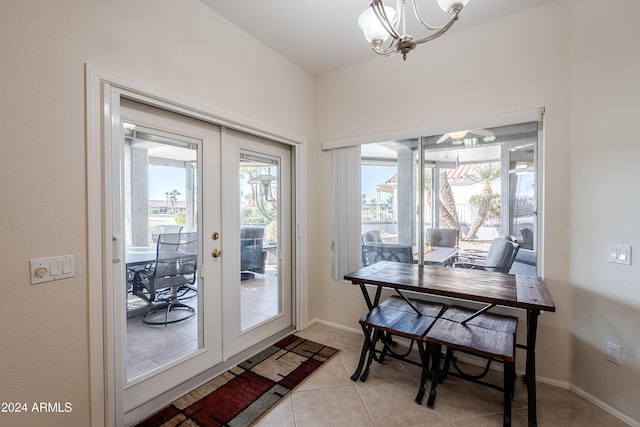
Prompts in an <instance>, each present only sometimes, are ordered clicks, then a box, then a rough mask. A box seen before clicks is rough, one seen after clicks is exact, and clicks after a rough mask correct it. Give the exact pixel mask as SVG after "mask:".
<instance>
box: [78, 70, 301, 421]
mask: <svg viewBox="0 0 640 427" xmlns="http://www.w3.org/2000/svg"><path fill="white" fill-rule="evenodd" d="M114 89H117V91H118V92H119V93H121V94H125V95H126V96H127V97H128V98H131V99H134V100H136V101H140V102H143V103H147V104H150V105H153V106H156V107H159V108H163V109H166V110H168V111H172V112H176V113H179V114H182V115H185V116H188V117H194V118H197V119H200V120H203V121H205V122H209V123H212V124H216V125H220V126H226V127H229V128H232V129H235V130H239V131H242V132H246V133H249V134H251V135H256V136H261V137H263V138H266V139H271V140H273V141H276V142H281V143H285V144H289V145H291V146H293V148H294V152H295V155H294V158H295V162H296V164H295V168H296V173H295V176H296V180H297V183H294V184H295V197H294V204H295V212H296V215H297V217H296V218H295V219H294V221H295V225H296V236H297V242H298V245H296V251H295V255H294V260H293V262H294V266H295V268H294V271H295V275H294V277H295V278H294V280H295V284H294V289H295V295H296V300H295V301H296V309H295V313H296V316H295V317H296V319H295V321H296V325H298V326H300V325H302V322H303V321H304V320H303V319H305V318H306V317H305V316H306V307H307V301H306V295H307V292H306V291H305V290H303V289H301V288H302V287H303V285H302V284H303V283H304V281H303V280H301V277H302V271H303V270H302V269H303V266H302V263H301V262H300V260H301V259H303V258H302V256H304V249H302V248H304V247H305V243H304V238H303V237H304V235H303V234H302V233H301V232H300V230H301V229H302V230H304V219H305V218H306V210H305V209H304V208H303V205H302V201H303V195H302V194H301V191H300V190H301V188H303V186H302V185H300V182H301V181H300V179H301V171H302V170H305V165H306V155H305V154H306V150H305V148H306V147H305V142H306V140H305V138H301V137H299V136H296V135H293V134H291V133H289V132H284V131H281V130H277V129H272V128H269V127H267V126H265V125H264V124H257V123H254V122H252V121H251V120H247V119H245V118H243V117H236V116H233V115H232V114H229V113H226V112H223V111H221V110H219V109H217V108H215V107H212V106H208V105H207V106H203V105H200V104H198V103H197V102H195V101H193V100H189V99H185V98H182V97H179V96H177V95H175V94H170V93H167V92H165V91H162V90H160V89H157V88H153V87H150V86H147V85H144V84H141V83H139V82H136V81H133V80H130V79H127V78H124V77H121V76H118V75H116V74H113V73H111V72H109V71H107V70H104V69H102V68H99V67H96V66H93V65H90V64H85V96H86V104H85V105H86V107H85V108H86V135H87V136H86V137H87V143H86V150H87V151H86V152H87V158H86V163H87V168H86V170H87V178H86V179H87V226H88V229H87V233H88V235H87V249H88V253H87V278H88V295H89V301H88V309H89V313H88V314H89V368H90V393H91V397H90V400H91V409H90V410H91V425H92V426H103V425H105V426H121V425H124V412H123V410H122V408H123V405H122V390H119V391H116V388H114V386H116V385H117V384H116V381H115V379H116V374H117V373H116V372H114V371H115V358H114V353H115V348H116V346H115V344H114V342H113V341H114V340H113V330H112V328H113V325H114V319H113V307H111V306H110V303H109V301H108V298H107V299H105V295H104V292H105V284H107V283H110V279H111V278H110V277H109V275H110V272H109V268H108V266H109V265H110V260H107V259H105V256H107V255H108V254H106V251H105V250H104V248H105V247H106V246H107V245H108V244H111V242H107V241H105V237H104V236H111V235H112V234H111V233H108V232H107V231H110V230H105V224H104V221H103V212H105V208H106V207H105V203H104V200H103V193H102V192H103V190H104V188H103V176H104V170H103V169H104V167H103V164H104V163H103V156H104V155H105V153H104V152H103V147H104V146H105V142H106V141H110V140H111V138H112V135H111V125H110V117H111V111H112V109H113V108H114V107H116V108H117V106H118V105H119V99H117V100H114V99H111V96H112V93H113V90H114ZM104 185H107V186H108V183H106V184H104Z"/></svg>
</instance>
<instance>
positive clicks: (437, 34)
mask: <svg viewBox="0 0 640 427" xmlns="http://www.w3.org/2000/svg"><path fill="white" fill-rule="evenodd" d="M457 20H458V13H457V12H456V14H455V15H452V16H451V18H450V19H449V22H447V23H446V24H444V25H443V26H442V27H440V29H439V30H438V31H436V32H435V33H433V34H431V35H429V36H427V37H425V38H422V39H418V40H415V42H416V44H420V43H425V42H428V41H431V40H433V39H436V38H438V37H440V36H441V35H443V34H444V33H445V32H447V30H448V29H449V28H451V26H452V25H453V24H454V23H455V22H456V21H457Z"/></svg>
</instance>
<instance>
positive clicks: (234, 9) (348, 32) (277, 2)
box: [200, 0, 554, 75]
mask: <svg viewBox="0 0 640 427" xmlns="http://www.w3.org/2000/svg"><path fill="white" fill-rule="evenodd" d="M200 1H202V2H203V3H204V4H205V5H207V6H209V7H210V8H211V9H213V10H215V11H216V12H217V13H218V14H220V15H222V16H223V17H225V18H226V19H227V20H229V21H231V22H232V23H233V24H235V25H236V26H238V27H240V28H241V29H242V30H244V31H245V32H247V33H249V34H251V35H252V36H254V37H255V38H256V39H258V40H260V41H262V42H263V43H264V44H266V45H267V46H269V47H271V48H272V49H273V50H275V51H277V52H279V53H280V54H281V55H283V56H285V57H287V58H289V59H290V60H291V61H293V62H294V63H296V64H297V65H299V66H300V67H302V68H304V69H306V70H307V71H309V72H311V73H312V74H314V75H320V74H323V73H325V72H328V71H332V70H335V69H338V68H341V67H344V66H346V65H350V64H354V63H356V62H360V61H363V60H365V59H367V58H371V57H374V56H376V54H375V53H373V52H372V51H371V49H370V48H369V44H368V43H367V42H366V40H365V39H364V37H363V35H362V32H361V30H360V28H359V27H358V17H359V16H360V13H362V11H364V10H365V9H366V8H367V7H368V6H369V3H370V0H268V1H267V0H200ZM551 1H554V0H470V1H469V3H468V4H467V6H465V8H464V10H463V11H462V13H461V15H460V19H459V21H458V22H457V23H456V24H454V26H453V27H452V29H451V30H450V31H459V30H461V29H464V28H469V27H472V26H475V25H478V24H482V23H485V22H488V21H491V20H494V19H497V18H500V17H503V16H507V15H510V14H513V13H516V12H520V11H523V10H526V9H530V8H533V7H537V6H540V5H542V4H543V3H548V2H551ZM392 3H394V4H392ZM418 3H419V4H420V8H421V11H422V14H423V17H424V18H425V20H428V21H430V22H429V23H430V24H432V25H441V24H443V23H444V22H445V21H446V19H447V16H448V15H447V14H446V13H444V12H443V11H442V10H440V8H439V7H438V6H437V4H436V1H435V0H418ZM387 4H390V5H391V6H395V2H393V1H392V0H388V1H387ZM408 6H409V5H408ZM409 10H411V7H410V6H409ZM414 37H420V34H419V33H418V32H416V33H415V34H414ZM443 37H446V35H444V36H443ZM437 42H438V41H437V40H436V41H432V42H431V43H437ZM418 49H419V47H418ZM410 59H411V57H410V56H409V57H408V58H407V60H410ZM390 60H396V61H397V60H402V59H401V58H400V57H394V58H392V59H390Z"/></svg>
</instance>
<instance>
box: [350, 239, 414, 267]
mask: <svg viewBox="0 0 640 427" xmlns="http://www.w3.org/2000/svg"><path fill="white" fill-rule="evenodd" d="M380 261H392V262H403V263H406V264H413V263H414V261H413V248H412V247H411V246H407V245H398V244H395V243H369V244H367V245H362V264H363V265H364V266H365V267H366V266H368V265H371V264H375V263H376V262H380Z"/></svg>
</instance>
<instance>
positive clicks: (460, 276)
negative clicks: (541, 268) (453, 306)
mask: <svg viewBox="0 0 640 427" xmlns="http://www.w3.org/2000/svg"><path fill="white" fill-rule="evenodd" d="M344 278H345V280H348V281H350V282H351V283H352V284H354V285H358V286H359V287H360V289H361V291H362V295H363V297H364V300H365V302H366V304H367V307H368V309H369V311H371V310H372V309H373V308H374V307H376V306H377V305H378V304H379V302H380V297H381V294H382V290H383V289H385V288H387V289H393V290H395V291H397V292H398V293H399V294H400V295H401V296H404V294H403V292H414V293H419V294H427V295H437V296H441V297H447V298H455V299H458V300H466V301H470V302H474V303H481V304H482V306H481V307H480V308H479V309H478V311H477V312H476V314H480V313H482V312H484V311H486V310H489V309H491V308H493V307H495V306H502V307H508V308H514V309H521V310H525V311H526V317H527V326H526V328H527V342H526V344H517V347H518V348H523V349H526V354H527V360H526V370H525V379H526V382H527V395H528V419H529V426H535V425H537V412H536V381H535V378H536V356H535V353H536V336H537V329H538V317H539V315H540V313H542V312H546V311H548V312H555V311H556V307H555V304H554V303H553V300H552V298H551V295H550V293H549V291H548V289H547V287H546V285H545V283H544V280H542V278H540V277H532V276H522V275H510V274H505V273H494V272H487V271H483V270H472V269H465V268H455V267H454V268H452V267H441V266H433V265H418V264H403V263H397V262H388V261H382V262H378V263H375V264H372V265H370V266H368V267H365V268H362V269H360V270H358V271H355V272H353V273H349V274H346V275H345V276H344ZM367 286H373V287H375V288H376V291H375V295H374V297H373V299H371V297H370V295H369V292H368V290H367ZM368 351H369V347H368V346H367V345H366V342H365V343H364V344H363V346H362V353H361V357H360V362H359V364H358V367H357V369H356V372H355V373H354V374H353V376H352V377H351V378H352V379H353V380H354V381H355V380H356V379H357V378H358V377H359V376H360V372H361V371H362V369H363V365H364V360H366V358H367V353H368Z"/></svg>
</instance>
